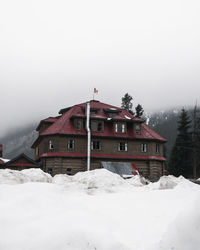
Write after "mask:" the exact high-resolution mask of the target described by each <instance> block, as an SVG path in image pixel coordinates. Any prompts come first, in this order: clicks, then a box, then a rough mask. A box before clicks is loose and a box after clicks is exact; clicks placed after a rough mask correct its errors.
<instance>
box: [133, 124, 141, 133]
mask: <svg viewBox="0 0 200 250" xmlns="http://www.w3.org/2000/svg"><path fill="white" fill-rule="evenodd" d="M137 126H138V127H139V129H137ZM141 128H142V127H141V124H140V123H136V124H134V131H135V133H136V134H138V135H140V134H141Z"/></svg>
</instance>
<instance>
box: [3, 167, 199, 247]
mask: <svg viewBox="0 0 200 250" xmlns="http://www.w3.org/2000/svg"><path fill="white" fill-rule="evenodd" d="M0 183H1V185H0V201H1V202H0V236H1V237H0V249H3V250H4V249H5V250H35V249H37V250H68V249H69V250H71V249H72V250H86V249H89V250H91V249H93V250H94V249H96V250H118V249H119V250H133V249H136V250H158V249H162V250H163V249H164V250H169V249H180V250H186V249H187V250H195V249H199V246H200V238H199V235H200V186H198V185H196V184H193V183H191V182H189V181H187V180H185V179H184V178H183V177H180V178H175V177H173V176H169V177H163V178H161V180H160V181H159V182H157V183H150V184H148V185H145V181H144V180H140V179H138V177H134V178H133V179H132V180H124V179H122V178H121V177H119V176H118V175H115V174H112V173H110V172H108V171H107V170H104V169H102V170H94V171H91V172H84V173H79V174H77V175H75V176H67V175H57V176H55V177H53V178H52V177H51V176H49V175H48V174H46V173H44V172H42V171H41V170H33V169H32V170H30V171H29V170H25V171H21V172H18V171H11V170H1V171H0Z"/></svg>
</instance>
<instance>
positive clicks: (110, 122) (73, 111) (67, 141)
mask: <svg viewBox="0 0 200 250" xmlns="http://www.w3.org/2000/svg"><path fill="white" fill-rule="evenodd" d="M86 105H87V103H81V104H78V105H74V106H72V107H68V108H64V109H61V110H60V112H59V116H56V117H49V118H46V119H44V120H42V121H41V122H40V123H39V125H38V127H37V131H38V133H39V135H38V138H37V140H36V141H35V142H34V144H33V145H32V148H34V150H35V160H36V161H37V162H39V163H40V164H41V166H42V168H43V170H44V171H45V172H48V173H50V174H52V175H55V174H61V173H62V174H69V175H73V174H76V173H77V172H79V171H86V170H87V130H86V128H85V127H86ZM90 129H91V169H96V168H102V167H103V164H102V162H104V165H105V162H128V163H130V162H131V163H134V166H136V168H137V169H138V171H139V172H140V173H141V174H142V175H143V176H145V177H147V178H151V179H154V178H159V177H160V176H161V175H163V173H164V162H165V160H166V159H165V158H164V157H163V144H164V143H165V142H166V140H165V139H164V138H163V137H161V136H160V135H159V134H157V133H156V132H155V131H153V130H152V129H151V128H150V127H148V126H147V125H146V124H145V122H144V120H142V119H139V118H136V117H135V116H134V115H132V114H130V113H129V112H128V111H126V110H124V109H122V108H118V107H115V106H113V105H109V104H105V103H102V102H99V101H96V100H92V101H90Z"/></svg>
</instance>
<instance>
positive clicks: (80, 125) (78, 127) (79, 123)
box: [75, 119, 83, 130]
mask: <svg viewBox="0 0 200 250" xmlns="http://www.w3.org/2000/svg"><path fill="white" fill-rule="evenodd" d="M75 128H76V130H81V129H82V128H83V121H82V120H81V119H76V120H75Z"/></svg>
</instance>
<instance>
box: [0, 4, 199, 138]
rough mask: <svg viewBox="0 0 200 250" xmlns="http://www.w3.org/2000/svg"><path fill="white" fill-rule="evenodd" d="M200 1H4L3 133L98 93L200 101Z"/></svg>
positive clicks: (151, 103)
mask: <svg viewBox="0 0 200 250" xmlns="http://www.w3.org/2000/svg"><path fill="white" fill-rule="evenodd" d="M199 7H200V3H199V1H194V0H191V1H185V0H180V1H179V0H173V1H172V0H169V1H160V0H152V1H149V0H141V1H134V0H131V1H127V0H124V1H117V0H115V1H112V0H110V1H109V0H106V1H104V0H101V1H95V0H91V1H88V0H85V1H81V0H73V1H66V0H65V1H64V0H62V1H61V0H57V1H52V0H48V1H47V0H34V1H30V0H29V1H27V0H18V1H14V0H7V1H2V2H1V3H0V107H1V108H0V116H1V125H0V135H3V134H4V133H6V131H9V130H10V129H13V128H15V127H19V126H23V124H25V123H30V122H31V121H37V120H38V122H39V120H40V119H41V118H45V117H46V116H53V115H57V112H58V111H59V110H60V109H61V108H64V107H67V106H71V105H73V104H77V103H80V102H85V101H87V100H90V99H92V98H93V88H94V87H96V88H97V89H98V91H99V93H98V95H97V96H96V97H95V98H96V99H98V100H100V101H102V102H106V103H109V104H113V105H117V106H120V105H121V98H122V96H123V95H124V94H125V93H127V92H128V93H129V94H130V95H132V96H133V103H134V106H136V105H137V104H138V103H140V104H142V106H143V108H144V109H145V110H146V111H148V110H157V109H163V108H167V107H171V106H186V105H187V106H188V105H194V104H195V102H196V100H197V102H198V103H200V97H199V90H200V84H199V80H200V70H199V68H200V29H199V27H200V16H199Z"/></svg>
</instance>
